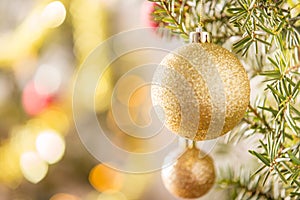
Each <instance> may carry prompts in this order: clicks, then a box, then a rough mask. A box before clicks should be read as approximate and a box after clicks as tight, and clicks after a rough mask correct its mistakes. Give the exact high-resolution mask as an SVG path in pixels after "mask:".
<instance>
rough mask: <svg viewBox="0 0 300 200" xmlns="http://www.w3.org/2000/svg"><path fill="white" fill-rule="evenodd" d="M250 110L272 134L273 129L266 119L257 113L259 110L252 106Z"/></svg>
mask: <svg viewBox="0 0 300 200" xmlns="http://www.w3.org/2000/svg"><path fill="white" fill-rule="evenodd" d="M248 108H249V109H250V111H251V112H252V113H253V114H254V115H255V116H256V117H257V118H258V119H259V120H260V121H261V122H262V123H263V124H264V125H265V126H266V127H267V129H268V130H269V131H270V132H272V131H273V130H272V128H271V127H270V126H269V124H268V123H267V121H266V119H265V118H264V117H262V116H260V114H259V113H258V112H257V110H256V109H255V108H253V107H252V106H251V105H250V104H249V106H248Z"/></svg>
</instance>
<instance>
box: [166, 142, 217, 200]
mask: <svg viewBox="0 0 300 200" xmlns="http://www.w3.org/2000/svg"><path fill="white" fill-rule="evenodd" d="M162 180H163V183H164V185H165V187H166V188H167V190H168V191H170V193H172V194H173V195H175V196H177V197H181V198H199V197H201V196H203V195H205V194H206V193H207V192H208V191H209V190H210V189H211V188H212V186H213V185H214V182H215V169H214V163H213V160H212V158H211V157H210V156H209V155H205V154H204V153H203V152H201V151H200V150H199V149H197V148H196V147H193V148H190V149H187V150H186V152H184V153H183V155H182V156H181V157H180V158H179V159H178V160H177V162H176V163H174V164H172V165H171V166H168V167H166V168H164V169H163V170H162Z"/></svg>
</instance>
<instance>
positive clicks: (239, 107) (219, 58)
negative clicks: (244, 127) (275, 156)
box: [151, 43, 250, 141]
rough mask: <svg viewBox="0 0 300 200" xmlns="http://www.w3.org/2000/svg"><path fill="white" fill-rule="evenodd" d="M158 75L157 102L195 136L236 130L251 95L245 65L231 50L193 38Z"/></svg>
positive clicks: (166, 116)
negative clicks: (198, 41) (197, 41)
mask: <svg viewBox="0 0 300 200" xmlns="http://www.w3.org/2000/svg"><path fill="white" fill-rule="evenodd" d="M153 80H154V83H155V84H153V85H152V88H151V96H152V102H153V104H154V105H159V106H160V107H161V108H162V109H161V110H158V109H157V113H158V115H159V116H160V118H161V119H162V120H164V121H165V125H166V126H167V127H168V128H169V129H170V130H171V131H173V132H175V133H177V134H178V135H180V136H182V137H186V138H188V139H191V140H194V141H200V140H209V139H214V138H217V137H219V136H221V135H223V134H225V133H227V132H228V131H230V130H232V129H233V128H234V127H235V126H236V125H237V124H238V123H239V122H240V120H241V119H242V118H243V116H244V114H245V111H246V109H247V106H248V104H249V100H250V83H249V79H248V76H247V73H246V71H245V69H244V68H243V66H242V65H241V64H240V62H239V60H238V59H237V58H236V57H235V56H234V55H233V54H232V53H231V52H229V51H228V50H226V49H224V48H222V47H220V46H218V45H215V44H212V43H191V44H188V45H186V46H183V47H180V48H178V49H177V50H175V51H174V52H171V53H169V54H168V55H167V56H166V57H165V58H164V59H163V60H162V62H161V64H160V66H159V67H158V69H157V71H156V73H155V75H154V79H153ZM162 111H163V112H162Z"/></svg>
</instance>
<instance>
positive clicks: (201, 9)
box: [198, 0, 204, 28]
mask: <svg viewBox="0 0 300 200" xmlns="http://www.w3.org/2000/svg"><path fill="white" fill-rule="evenodd" d="M199 9H200V11H199V23H198V27H201V28H203V26H204V24H203V21H202V12H203V0H200V6H199Z"/></svg>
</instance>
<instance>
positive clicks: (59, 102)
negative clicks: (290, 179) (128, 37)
mask: <svg viewBox="0 0 300 200" xmlns="http://www.w3.org/2000/svg"><path fill="white" fill-rule="evenodd" d="M152 6H153V5H152V4H151V3H147V2H146V1H142V0H61V1H50V0H1V1H0V200H45V199H50V200H107V199H109V200H115V199H116V200H118V199H121V200H126V199H143V200H144V199H145V200H147V199H149V200H153V199H165V200H167V199H170V200H171V199H176V198H175V197H173V196H172V195H171V194H169V193H168V192H167V191H166V189H165V188H164V186H163V184H162V182H161V178H160V172H159V171H157V172H153V173H149V174H127V173H122V172H119V171H115V170H113V169H110V168H108V167H106V165H105V163H100V162H99V161H98V160H96V159H95V158H93V157H92V155H91V154H89V153H88V151H87V150H86V149H85V147H84V146H83V144H82V143H81V141H80V139H79V136H78V135H77V132H76V129H75V125H74V122H73V117H72V89H73V84H74V79H75V76H76V72H77V71H78V70H79V69H80V66H81V64H82V63H83V61H84V60H85V58H86V57H87V56H88V55H89V53H90V52H91V51H92V50H93V49H94V48H95V47H96V46H98V45H99V44H100V43H101V42H102V41H104V40H105V39H107V38H108V37H110V36H112V35H114V34H116V33H119V32H121V31H125V30H129V29H133V28H138V27H153V28H155V27H156V26H157V24H155V23H153V22H152V21H151V19H150V17H149V13H150V12H151V11H152V9H153V7H152ZM138 59H140V56H124V57H123V58H122V59H120V60H118V61H117V62H115V63H114V65H115V66H117V68H116V70H111V71H110V70H108V71H106V72H105V75H104V78H103V79H102V80H101V81H100V83H99V84H100V85H101V86H100V87H97V90H96V93H95V101H96V104H95V105H96V106H95V109H96V112H97V116H98V117H99V118H101V119H104V121H105V122H106V125H105V126H106V127H107V129H108V130H112V132H113V133H115V135H113V136H112V137H111V138H113V141H114V142H116V143H117V144H119V143H123V144H124V141H126V145H125V146H126V147H125V148H128V149H130V150H131V151H143V148H146V147H145V146H140V145H139V144H138V142H137V141H135V140H134V139H130V138H129V137H127V138H126V137H124V136H122V131H121V130H119V129H118V127H117V126H116V123H115V122H114V119H113V117H112V111H111V109H110V99H109V98H110V96H111V93H112V89H113V87H114V84H115V83H116V80H117V79H118V77H120V76H121V75H122V74H123V73H125V72H126V71H128V69H130V67H131V66H135V65H136V63H138V62H139V61H138ZM148 60H150V61H151V58H148ZM122 81H123V82H122V84H121V85H123V86H124V88H123V89H120V91H119V93H117V98H118V99H119V101H121V102H122V98H125V97H124V93H126V88H127V89H128V88H130V84H131V83H133V82H139V81H141V80H139V79H138V78H137V77H131V78H128V79H124V80H122ZM148 89H149V88H148ZM117 92H118V91H117ZM147 95H148V90H147V88H146V89H141V90H139V91H137V92H136V93H135V94H134V95H133V97H132V98H131V100H130V102H129V103H130V114H131V116H132V118H133V119H134V120H136V123H137V124H143V123H146V124H147V123H148V122H149V116H148V114H147V112H148V110H144V111H141V110H139V109H138V107H139V106H141V105H142V106H143V108H145V106H146V108H147V106H148V107H149V106H151V102H150V101H148V100H149V99H150V97H149V96H147ZM82 96H83V97H84V94H82ZM125 96H126V95H125ZM82 101H83V104H84V98H83V100H82ZM145 113H146V114H145ZM241 146H243V144H242V143H241ZM240 148H244V149H245V148H246V147H240ZM220 149H222V151H221V153H220ZM217 151H219V155H221V156H220V157H222V158H223V160H221V161H218V159H216V163H217V165H218V162H219V163H220V164H219V165H223V164H224V162H226V161H224V160H226V159H224V157H225V152H226V151H225V147H224V146H221V147H220V148H219V150H217ZM240 152H242V151H240ZM245 152H246V151H245ZM226 155H227V154H226ZM227 156H228V157H230V159H231V161H230V162H229V161H228V163H234V162H232V159H234V157H236V158H237V160H238V159H239V157H241V155H239V153H234V154H229V155H227ZM203 199H223V198H222V193H221V192H220V191H218V190H212V191H211V192H210V193H209V194H208V196H206V197H204V198H203Z"/></svg>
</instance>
